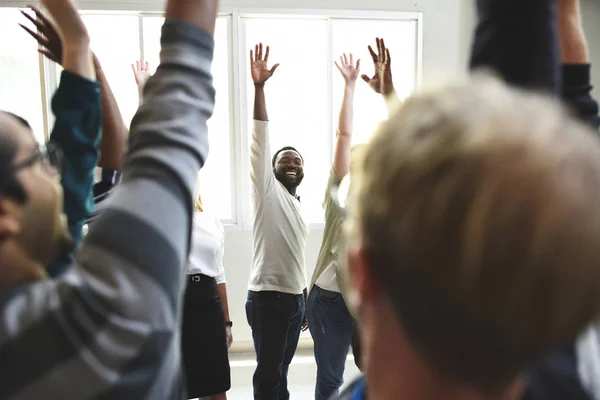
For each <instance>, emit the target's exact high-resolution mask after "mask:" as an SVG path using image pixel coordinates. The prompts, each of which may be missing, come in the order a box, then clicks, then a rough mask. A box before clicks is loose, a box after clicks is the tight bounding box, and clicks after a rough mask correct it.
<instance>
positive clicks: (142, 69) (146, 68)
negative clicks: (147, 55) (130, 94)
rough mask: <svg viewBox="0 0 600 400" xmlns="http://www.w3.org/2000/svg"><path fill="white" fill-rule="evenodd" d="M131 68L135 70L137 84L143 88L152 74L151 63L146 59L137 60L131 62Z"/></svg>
mask: <svg viewBox="0 0 600 400" xmlns="http://www.w3.org/2000/svg"><path fill="white" fill-rule="evenodd" d="M131 70H132V71H133V77H134V78H135V83H136V85H137V86H138V88H139V89H140V90H142V89H143V88H144V85H146V82H148V79H150V77H151V76H152V74H150V63H148V61H144V60H139V61H136V62H135V64H131Z"/></svg>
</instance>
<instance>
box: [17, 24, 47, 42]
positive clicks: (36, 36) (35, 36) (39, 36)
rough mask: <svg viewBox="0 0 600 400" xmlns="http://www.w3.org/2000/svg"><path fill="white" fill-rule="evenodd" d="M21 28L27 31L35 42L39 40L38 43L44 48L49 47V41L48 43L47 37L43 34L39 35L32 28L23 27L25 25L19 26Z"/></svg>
mask: <svg viewBox="0 0 600 400" xmlns="http://www.w3.org/2000/svg"><path fill="white" fill-rule="evenodd" d="M19 26H20V27H21V28H23V29H24V30H25V32H27V33H29V35H30V36H31V37H33V38H34V39H35V40H37V42H38V43H39V44H40V45H41V46H44V47H47V46H48V44H49V41H48V39H47V38H46V37H45V36H42V35H41V34H39V33H37V32H34V31H33V30H32V29H30V28H28V27H26V26H25V25H23V24H19Z"/></svg>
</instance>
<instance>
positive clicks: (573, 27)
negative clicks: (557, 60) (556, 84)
mask: <svg viewBox="0 0 600 400" xmlns="http://www.w3.org/2000/svg"><path fill="white" fill-rule="evenodd" d="M557 4H558V27H559V42H560V52H561V62H562V72H563V85H562V98H563V100H564V101H565V102H566V103H567V104H568V105H569V106H571V108H572V109H573V110H574V111H575V112H576V113H577V115H578V116H579V117H580V118H581V119H582V120H583V121H585V122H586V123H588V124H590V125H592V126H593V127H594V128H596V129H598V127H599V126H600V118H599V117H598V103H597V101H596V100H595V99H594V98H593V97H592V95H591V92H592V84H591V76H590V75H591V74H590V72H591V65H590V54H589V49H588V44H587V40H586V37H585V32H584V29H583V21H582V18H581V7H580V4H579V1H578V0H561V1H558V3H557Z"/></svg>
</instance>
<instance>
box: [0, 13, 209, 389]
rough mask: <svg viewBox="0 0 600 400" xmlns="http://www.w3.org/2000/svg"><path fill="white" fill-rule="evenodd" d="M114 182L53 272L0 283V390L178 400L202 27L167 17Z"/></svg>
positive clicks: (205, 73) (203, 58)
mask: <svg viewBox="0 0 600 400" xmlns="http://www.w3.org/2000/svg"><path fill="white" fill-rule="evenodd" d="M161 42H162V54H161V64H160V66H159V68H158V70H157V72H156V74H155V75H154V76H153V77H152V78H151V79H150V80H149V81H148V84H147V86H146V88H145V94H144V98H145V100H144V103H143V104H142V105H141V107H140V109H139V110H138V112H137V114H136V116H135V118H134V120H133V122H132V125H131V137H130V143H129V153H128V155H127V158H126V163H125V165H126V166H125V168H124V176H123V180H122V183H121V184H120V185H119V186H118V188H117V189H116V190H115V192H114V194H113V196H112V197H111V198H110V199H109V200H107V204H106V207H105V208H104V211H103V213H102V214H101V215H100V216H99V217H98V219H97V220H96V222H95V224H94V226H93V227H92V228H91V230H90V232H89V233H88V235H87V237H86V238H85V240H84V242H83V243H82V246H81V248H80V250H79V251H78V253H77V255H76V261H75V263H74V264H73V265H72V266H71V267H70V268H69V270H68V271H67V272H66V273H65V274H64V275H63V276H62V277H61V278H60V279H58V280H55V281H52V280H46V281H34V282H30V283H27V284H24V285H22V286H19V287H11V288H3V289H2V290H0V309H1V314H0V376H1V379H0V398H2V399H42V398H43V399H78V400H84V399H91V398H94V399H156V400H164V399H182V398H184V396H185V393H184V391H185V389H184V387H185V385H184V384H183V383H184V382H183V376H182V373H181V370H180V364H181V360H180V348H179V337H178V325H179V323H178V321H179V319H180V315H179V309H180V302H181V297H182V290H183V288H184V286H185V285H184V281H183V277H184V276H185V273H186V270H185V266H186V261H187V257H188V252H189V242H190V228H191V221H192V219H191V215H192V209H191V206H192V194H193V193H194V191H193V188H194V185H195V182H196V174H197V172H198V169H199V168H200V167H201V166H202V165H203V163H204V160H205V159H206V156H207V154H208V140H207V128H206V121H207V120H208V118H209V117H210V116H211V114H212V112H213V107H214V96H215V92H214V88H213V86H212V77H211V74H210V66H211V62H212V57H213V46H214V44H213V39H212V36H211V35H210V34H208V33H207V32H204V31H202V30H200V29H198V28H196V27H194V26H192V25H189V24H186V23H183V22H174V21H171V22H167V23H166V25H165V27H164V28H163V34H162V39H161Z"/></svg>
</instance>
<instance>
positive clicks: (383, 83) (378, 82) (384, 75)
mask: <svg viewBox="0 0 600 400" xmlns="http://www.w3.org/2000/svg"><path fill="white" fill-rule="evenodd" d="M376 41H377V53H375V51H373V48H372V47H371V46H369V53H371V58H372V59H373V64H374V67H375V74H374V75H373V76H372V77H371V78H369V76H367V75H362V79H363V80H364V81H365V82H367V83H368V84H369V86H370V87H371V89H373V90H374V91H375V92H376V93H380V94H383V95H384V96H388V95H390V94H392V93H394V81H393V79H392V69H391V61H392V58H391V57H390V50H389V49H388V48H386V47H385V42H384V41H383V39H380V38H377V39H376Z"/></svg>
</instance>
